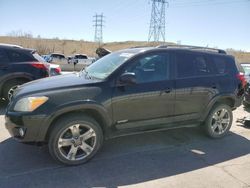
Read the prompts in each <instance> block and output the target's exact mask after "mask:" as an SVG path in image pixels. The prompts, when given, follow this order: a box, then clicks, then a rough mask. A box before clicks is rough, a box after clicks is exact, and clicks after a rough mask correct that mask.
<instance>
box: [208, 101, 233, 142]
mask: <svg viewBox="0 0 250 188" xmlns="http://www.w3.org/2000/svg"><path fill="white" fill-rule="evenodd" d="M232 122H233V113H232V109H231V107H230V106H228V105H226V104H217V105H215V106H214V107H213V108H212V110H211V112H210V113H209V115H208V117H207V119H206V122H205V132H206V133H207V135H208V136H209V137H211V138H221V137H223V136H225V135H226V134H227V133H228V132H229V130H230V128H231V126H232Z"/></svg>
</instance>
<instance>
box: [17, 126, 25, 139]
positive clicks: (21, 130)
mask: <svg viewBox="0 0 250 188" xmlns="http://www.w3.org/2000/svg"><path fill="white" fill-rule="evenodd" d="M18 131H19V135H20V136H21V137H24V135H25V129H24V128H19V129H18Z"/></svg>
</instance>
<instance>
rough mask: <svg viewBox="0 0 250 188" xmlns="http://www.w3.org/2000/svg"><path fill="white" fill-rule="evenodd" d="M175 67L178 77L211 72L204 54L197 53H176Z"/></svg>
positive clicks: (203, 74) (202, 74)
mask: <svg viewBox="0 0 250 188" xmlns="http://www.w3.org/2000/svg"><path fill="white" fill-rule="evenodd" d="M176 67H177V77H178V78H185V77H193V76H205V75H209V74H211V69H210V67H209V63H208V62H207V60H206V58H205V56H203V55H199V54H191V53H177V56H176Z"/></svg>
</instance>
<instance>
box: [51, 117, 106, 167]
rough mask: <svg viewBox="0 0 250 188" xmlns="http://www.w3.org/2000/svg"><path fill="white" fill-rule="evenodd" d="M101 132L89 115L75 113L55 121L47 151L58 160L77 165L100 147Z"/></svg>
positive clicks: (101, 140) (89, 157) (88, 158)
mask: <svg viewBox="0 0 250 188" xmlns="http://www.w3.org/2000/svg"><path fill="white" fill-rule="evenodd" d="M102 142H103V132H102V129H101V127H100V125H99V124H98V123H97V122H96V121H95V120H94V119H93V118H91V117H89V116H86V115H82V114H75V115H70V116H66V117H64V118H62V119H60V120H59V121H57V122H56V124H55V126H54V128H53V129H52V132H51V134H50V137H49V143H48V146H49V152H50V154H51V156H52V157H53V158H54V159H55V160H56V161H58V162H60V163H63V164H66V165H79V164H82V163H86V162H87V161H88V160H90V159H91V158H92V157H93V156H94V155H95V154H96V152H97V151H98V150H99V149H100V147H101V145H102Z"/></svg>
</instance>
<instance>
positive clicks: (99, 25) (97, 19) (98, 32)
mask: <svg viewBox="0 0 250 188" xmlns="http://www.w3.org/2000/svg"><path fill="white" fill-rule="evenodd" d="M93 17H94V20H93V22H94V27H95V38H94V40H95V42H97V43H98V44H99V46H101V44H102V42H103V32H102V29H103V27H104V16H103V13H102V14H96V15H95V16H93Z"/></svg>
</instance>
